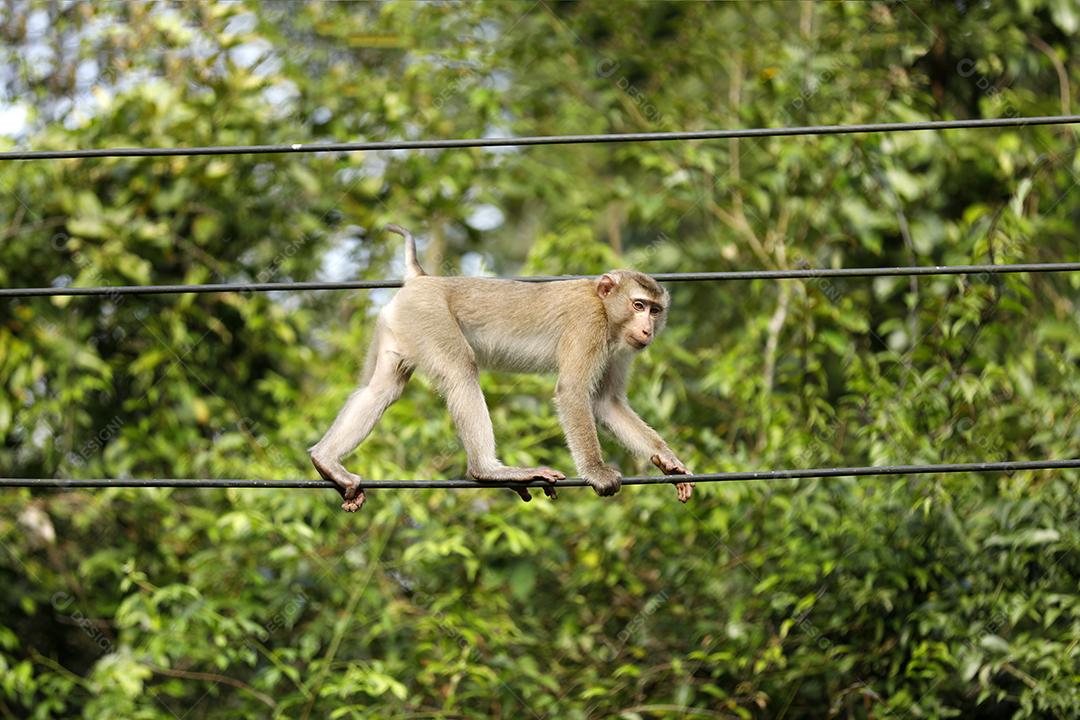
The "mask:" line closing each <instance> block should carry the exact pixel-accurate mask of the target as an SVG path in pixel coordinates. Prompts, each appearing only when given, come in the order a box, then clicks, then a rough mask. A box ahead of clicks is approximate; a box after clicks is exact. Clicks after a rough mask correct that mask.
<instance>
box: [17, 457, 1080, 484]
mask: <svg viewBox="0 0 1080 720" xmlns="http://www.w3.org/2000/svg"><path fill="white" fill-rule="evenodd" d="M1075 468H1080V459H1075V460H1020V461H1009V462H980V463H954V464H936V465H878V466H869V467H834V468H811V469H801V470H748V471H742V472H725V473H704V474H700V475H664V476H656V475H635V476H630V477H624V478H623V479H622V484H623V485H670V484H671V483H681V482H694V483H713V482H739V481H745V480H798V479H809V478H838V477H871V476H890V475H926V474H936V473H976V472H987V473H989V472H995V473H996V472H1019V471H1021V470H1057V469H1075ZM0 487H45V488H107V487H134V488H155V487H157V488H160V487H177V488H291V489H304V488H336V487H337V486H336V485H334V484H333V483H332V482H330V481H328V480H259V479H251V478H89V479H86V478H0ZM363 487H364V489H365V490H367V489H399V490H404V489H435V488H442V489H447V490H469V489H474V490H475V489H483V488H514V489H519V488H544V487H551V484H549V483H547V482H544V481H543V480H533V481H530V482H524V483H523V482H512V481H497V482H479V481H477V480H460V479H454V480H366V481H364V482H363ZM554 487H555V488H567V487H588V483H587V482H585V480H583V479H581V478H567V479H565V480H560V481H559V482H557V483H555V484H554Z"/></svg>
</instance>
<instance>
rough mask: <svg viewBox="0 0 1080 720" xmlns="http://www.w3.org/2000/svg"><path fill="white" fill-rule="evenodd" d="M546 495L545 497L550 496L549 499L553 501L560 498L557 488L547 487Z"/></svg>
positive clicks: (545, 489)
mask: <svg viewBox="0 0 1080 720" xmlns="http://www.w3.org/2000/svg"><path fill="white" fill-rule="evenodd" d="M544 494H545V495H547V496H548V497H549V498H551V499H552V500H554V499H555V498H557V497H559V493H558V492H557V491H556V490H555V488H553V487H546V488H544Z"/></svg>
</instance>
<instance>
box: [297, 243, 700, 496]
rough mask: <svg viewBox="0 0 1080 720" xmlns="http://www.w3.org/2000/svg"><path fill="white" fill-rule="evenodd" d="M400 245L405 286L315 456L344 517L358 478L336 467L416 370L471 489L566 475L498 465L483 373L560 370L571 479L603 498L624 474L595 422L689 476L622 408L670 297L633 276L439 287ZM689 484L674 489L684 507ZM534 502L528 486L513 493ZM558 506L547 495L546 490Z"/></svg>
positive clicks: (450, 281) (440, 281)
mask: <svg viewBox="0 0 1080 720" xmlns="http://www.w3.org/2000/svg"><path fill="white" fill-rule="evenodd" d="M387 229H388V230H391V231H392V232H395V233H397V234H399V235H402V236H404V237H405V240H406V268H407V270H406V281H405V283H404V285H403V287H402V288H401V290H400V291H399V292H398V293H397V295H395V296H394V298H393V300H391V302H390V303H389V304H388V305H387V306H386V307H385V308H383V310H382V312H380V314H379V318H378V321H377V323H376V328H375V337H374V340H373V341H372V345H371V348H370V349H369V351H368V358H367V362H366V363H365V368H364V372H363V375H362V378H361V387H360V388H359V389H358V390H356V391H355V392H354V393H353V394H352V395H351V396H350V397H349V399H348V401H347V402H346V403H345V406H344V407H343V408H342V410H341V412H340V413H339V414H338V416H337V418H336V419H335V420H334V423H333V424H332V425H331V427H330V429H329V430H328V431H327V433H326V435H325V436H324V437H323V438H322V440H320V441H319V442H318V443H317V444H316V445H315V446H314V447H312V448H311V459H312V462H313V463H314V465H315V467H316V469H318V471H319V473H320V474H321V475H322V476H323V477H324V478H327V479H328V480H332V481H333V482H335V483H336V484H337V485H338V487H339V489H340V491H341V493H342V496H343V497H344V500H345V502H344V503H343V504H342V507H343V508H344V509H345V510H347V511H355V510H358V509H359V508H360V507H361V506H362V505H363V503H364V493H363V490H362V480H361V479H360V478H359V477H357V476H356V475H353V474H352V473H350V472H348V471H347V470H346V469H345V468H344V466H342V465H341V457H342V456H344V455H346V454H347V453H349V452H351V451H352V450H353V449H354V448H355V447H356V446H357V445H359V444H360V442H362V441H363V440H364V438H366V437H367V435H368V434H369V433H370V432H371V429H372V428H373V427H374V426H375V424H376V423H377V422H378V420H379V418H381V417H382V414H383V412H384V411H385V410H386V408H387V407H389V406H390V405H391V404H392V403H393V402H394V401H395V400H397V399H398V397H400V395H401V392H402V390H403V389H404V387H405V383H406V382H407V381H408V379H409V377H410V376H411V374H412V372H413V371H414V370H415V369H417V368H419V369H420V370H421V371H422V372H424V373H426V374H427V375H428V376H429V377H431V378H432V379H433V380H434V382H435V384H436V385H437V387H438V388H439V391H440V393H441V394H442V395H443V396H444V397H445V398H446V402H447V406H448V407H449V409H450V413H451V416H452V417H453V419H454V424H455V426H456V427H457V430H458V435H459V436H460V437H461V441H462V444H463V445H464V446H465V452H466V455H467V457H468V472H469V474H470V475H472V476H473V477H474V478H476V479H477V480H488V481H496V480H512V481H522V482H528V481H531V480H537V479H539V480H546V481H548V482H549V483H555V482H556V481H558V480H561V479H563V478H564V477H565V475H563V474H562V473H561V472H559V471H557V470H552V469H551V468H547V467H536V468H517V467H507V466H505V465H503V464H502V463H501V462H500V461H499V459H498V457H497V456H496V453H495V436H494V431H493V429H492V426H491V418H490V416H489V414H488V409H487V404H486V402H485V400H484V395H483V392H482V391H481V389H480V383H479V371H480V369H481V368H492V369H498V370H507V371H514V372H557V373H558V382H557V384H556V389H555V402H556V405H557V407H558V411H559V419H560V421H561V423H562V426H563V431H564V433H565V435H566V441H567V445H568V446H569V448H570V452H571V454H572V455H573V457H574V462H575V464H576V466H577V470H578V473H579V474H580V475H581V476H582V477H583V478H584V479H585V480H586V481H588V483H589V484H590V485H591V486H592V487H593V488H594V489H595V490H596V492H597V493H598V494H600V495H613V494H614V493H616V492H618V490H619V486H620V479H621V476H620V474H619V471H618V470H617V469H616V468H614V467H612V466H610V465H608V464H606V463H605V462H604V460H603V457H602V455H601V450H600V443H599V440H598V438H597V435H596V420H597V419H599V420H600V421H601V422H602V423H603V424H604V425H605V426H606V427H607V428H608V429H609V430H611V432H612V433H613V434H614V435H615V437H616V438H617V439H618V440H619V441H620V442H621V443H622V444H623V445H625V446H626V447H627V448H628V449H630V450H631V451H633V452H634V453H636V454H638V455H641V456H643V457H647V458H649V459H650V460H652V462H653V463H654V464H655V465H657V466H658V467H659V468H660V469H661V470H663V471H664V472H665V473H666V474H686V473H687V472H688V470H687V469H686V467H685V466H684V465H683V464H682V462H680V461H679V459H678V458H677V457H675V455H674V454H673V453H672V452H671V449H670V448H668V446H667V444H666V443H665V442H664V441H663V439H662V438H661V437H660V436H659V435H658V434H657V433H656V431H655V430H653V429H652V428H651V427H649V426H648V425H647V424H646V423H645V422H644V421H643V420H642V419H641V418H640V417H638V415H637V414H636V413H635V412H634V411H633V409H631V407H630V405H629V403H628V402H627V400H626V382H627V378H628V376H629V370H630V364H631V361H632V360H633V358H634V355H635V354H636V353H637V351H639V350H641V349H643V348H645V347H646V346H648V345H649V343H651V342H652V340H653V339H654V338H655V337H656V335H657V333H659V332H660V331H661V330H662V329H663V327H664V324H665V322H666V320H667V309H668V304H669V301H670V300H669V296H668V293H667V291H666V290H664V289H663V288H662V287H661V286H660V285H659V284H658V283H657V282H656V281H655V280H653V279H652V278H651V277H649V276H648V275H645V274H643V273H639V272H636V271H633V270H612V271H611V272H609V273H606V274H605V275H604V276H602V277H601V278H599V279H597V280H592V279H581V280H563V281H558V282H549V283H528V282H520V281H513V280H496V279H488V278H464V277H436V276H431V275H427V274H426V273H424V270H423V268H421V267H420V265H419V263H418V262H417V260H416V249H415V244H414V241H413V238H412V234H411V233H409V231H407V230H405V229H403V228H400V227H398V226H396V225H391V226H387ZM692 487H693V484H692V483H677V484H676V488H677V489H678V497H679V499H680V500H681V501H683V502H685V501H686V500H687V499H689V497H690V493H691V490H692ZM517 492H518V494H519V495H521V497H522V499H524V500H528V499H530V495H529V491H528V489H527V488H520V489H517ZM545 492H547V493H548V495H549V496H551V497H554V496H555V494H554V489H553V488H545Z"/></svg>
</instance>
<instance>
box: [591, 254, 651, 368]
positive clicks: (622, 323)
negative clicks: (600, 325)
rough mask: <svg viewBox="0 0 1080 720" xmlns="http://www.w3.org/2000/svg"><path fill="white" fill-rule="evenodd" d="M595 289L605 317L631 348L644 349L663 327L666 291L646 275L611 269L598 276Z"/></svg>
mask: <svg viewBox="0 0 1080 720" xmlns="http://www.w3.org/2000/svg"><path fill="white" fill-rule="evenodd" d="M639 276H640V277H639ZM596 290H597V294H598V295H599V296H600V298H601V299H602V300H603V301H604V305H605V306H606V308H607V315H608V319H609V320H610V321H611V322H612V324H613V326H614V327H615V328H616V329H617V330H618V332H619V334H620V336H621V339H622V340H623V341H624V342H625V343H626V344H627V345H629V346H630V347H631V348H633V349H634V350H644V349H645V348H646V347H648V346H649V344H650V343H651V342H652V341H653V339H654V338H655V337H656V335H657V334H658V333H659V332H660V331H661V330H663V328H664V323H665V321H666V319H667V304H668V294H667V292H666V291H665V290H664V289H663V288H661V287H660V286H659V285H657V284H656V281H654V280H653V279H652V278H650V277H648V276H647V275H641V273H634V272H631V271H625V270H622V271H613V272H610V273H608V274H606V275H604V276H603V277H602V278H600V280H599V281H598V282H597V287H596Z"/></svg>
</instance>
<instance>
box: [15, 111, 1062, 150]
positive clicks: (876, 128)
mask: <svg viewBox="0 0 1080 720" xmlns="http://www.w3.org/2000/svg"><path fill="white" fill-rule="evenodd" d="M1075 123H1080V115H1047V116H1040V117H1014V118H978V119H971V120H930V121H923V122H893V123H864V124H859V125H805V126H799V127H776V128H743V129H737V130H697V131H676V132H646V133H610V134H598V135H534V136H526V137H501V138H500V137H485V138H457V139H451V140H389V141H380V142H331V143H289V144H282V145H215V146H205V147H173V148H165V147H151V148H91V149H88V150H22V151H20V150H14V151H9V152H2V153H0V160H57V159H65V158H66V159H70V158H101V157H168V156H176V155H269V154H277V153H320V152H356V151H362V150H438V149H447V148H470V147H508V146H523V145H584V144H592V143H628V142H662V141H673V140H728V139H734V138H759V137H791V136H795V135H848V134H853V133H880V132H908V131H912V130H957V129H965V128H995V127H1025V126H1029V125H1072V124H1075Z"/></svg>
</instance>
